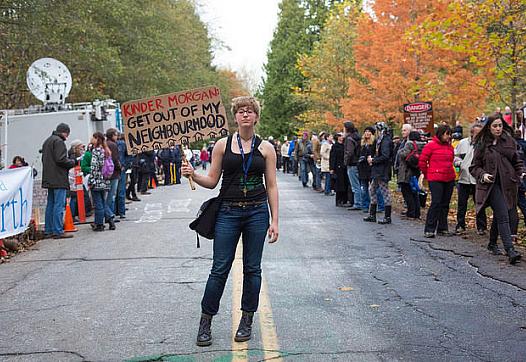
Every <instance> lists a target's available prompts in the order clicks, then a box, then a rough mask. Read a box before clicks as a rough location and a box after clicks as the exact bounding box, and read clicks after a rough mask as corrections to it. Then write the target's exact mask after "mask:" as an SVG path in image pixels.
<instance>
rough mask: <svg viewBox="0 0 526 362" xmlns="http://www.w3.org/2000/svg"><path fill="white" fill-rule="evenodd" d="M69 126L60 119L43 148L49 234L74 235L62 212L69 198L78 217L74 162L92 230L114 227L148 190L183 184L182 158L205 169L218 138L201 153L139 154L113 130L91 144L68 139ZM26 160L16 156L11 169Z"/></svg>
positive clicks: (174, 149)
mask: <svg viewBox="0 0 526 362" xmlns="http://www.w3.org/2000/svg"><path fill="white" fill-rule="evenodd" d="M69 134H70V128H69V126H68V125H67V124H64V123H61V124H59V125H58V126H57V128H56V130H55V131H53V133H52V135H51V136H50V137H49V138H48V139H46V141H45V142H44V144H43V146H42V166H43V172H42V187H43V188H46V189H48V198H47V205H46V215H45V234H46V237H53V238H57V239H62V238H71V237H73V235H72V234H69V233H67V232H64V210H65V207H66V202H68V200H69V206H70V208H71V213H72V217H73V220H75V221H77V218H78V215H79V210H78V205H79V203H78V200H77V196H78V193H77V192H76V190H77V187H79V185H76V178H77V177H76V176H77V175H76V173H75V169H74V167H75V166H80V171H81V173H82V176H83V180H84V182H83V184H82V187H81V188H82V189H83V191H84V192H83V195H84V208H85V214H86V216H92V215H93V216H94V222H93V223H91V227H92V229H93V231H98V232H100V231H104V230H105V229H106V225H107V226H108V229H109V230H115V229H116V225H115V224H116V223H118V222H119V221H120V220H121V219H124V218H126V204H127V203H130V202H139V201H141V199H140V198H139V196H138V195H141V197H142V196H145V195H149V194H151V192H150V191H149V189H152V188H155V187H157V186H160V185H161V184H160V181H159V178H162V182H163V183H162V185H164V186H167V185H173V184H180V183H181V180H180V177H181V166H182V164H183V162H184V160H188V162H190V163H191V164H192V165H195V164H196V163H197V162H200V163H201V165H202V167H203V169H206V165H207V163H208V162H209V161H210V155H211V152H212V149H213V147H214V142H210V144H209V145H208V147H206V146H204V147H203V149H202V151H201V153H200V154H199V156H197V155H194V153H193V152H192V150H190V149H188V147H186V146H185V147H184V149H182V150H181V148H180V147H179V146H178V145H176V146H173V147H170V148H164V149H161V150H159V151H147V152H143V153H140V154H138V155H130V154H128V152H127V149H126V144H125V141H124V135H123V134H122V133H120V132H119V131H118V130H117V129H115V128H109V129H108V130H106V133H105V134H104V133H102V132H95V133H94V134H93V135H92V138H91V140H90V142H89V143H88V144H85V143H83V142H82V141H81V140H78V139H77V140H73V141H71V142H70V148H69V150H68V149H67V147H66V143H65V141H66V140H67V138H68V137H69ZM24 164H25V162H24V160H23V158H22V157H20V156H17V157H15V159H14V160H13V165H12V166H11V167H20V166H23V165H24Z"/></svg>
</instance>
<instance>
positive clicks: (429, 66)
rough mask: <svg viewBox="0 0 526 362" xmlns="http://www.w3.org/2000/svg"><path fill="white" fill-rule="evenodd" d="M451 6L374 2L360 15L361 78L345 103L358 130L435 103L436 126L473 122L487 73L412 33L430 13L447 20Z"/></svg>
mask: <svg viewBox="0 0 526 362" xmlns="http://www.w3.org/2000/svg"><path fill="white" fill-rule="evenodd" d="M447 5H448V1H442V2H435V1H429V0H426V1H420V0H418V1H417V0H398V1H396V2H394V1H391V0H376V1H375V2H374V5H373V11H374V15H370V14H368V13H364V14H362V17H361V18H360V20H359V22H358V26H357V32H358V34H357V38H356V43H355V46H354V51H355V59H356V70H357V73H358V74H359V76H358V77H355V78H352V79H350V80H349V91H348V98H345V99H343V100H342V101H341V103H340V104H341V108H342V112H343V114H344V115H345V117H346V118H351V119H354V120H355V121H356V122H357V123H358V124H361V125H365V124H371V123H372V122H374V121H376V120H382V121H395V122H398V123H400V122H401V120H402V115H403V114H402V113H401V106H402V105H403V104H404V103H410V102H414V101H432V102H433V108H434V111H435V120H436V121H447V122H450V123H451V122H454V121H456V120H459V119H463V120H471V119H473V118H474V117H475V116H476V115H477V114H478V113H480V112H479V111H480V110H481V109H483V108H484V105H485V98H486V94H485V93H484V91H483V88H482V87H481V86H480V85H481V84H482V83H483V80H484V78H485V72H484V71H482V72H481V69H480V68H474V66H473V65H470V63H469V55H468V54H464V53H459V52H452V51H449V50H443V49H438V48H434V47H431V46H430V45H429V44H423V43H422V42H420V41H418V39H417V38H416V37H415V34H414V33H412V32H411V30H412V29H413V27H414V26H416V25H418V24H419V23H421V22H423V21H424V20H425V19H426V17H428V16H429V14H431V13H438V14H444V16H445V14H447Z"/></svg>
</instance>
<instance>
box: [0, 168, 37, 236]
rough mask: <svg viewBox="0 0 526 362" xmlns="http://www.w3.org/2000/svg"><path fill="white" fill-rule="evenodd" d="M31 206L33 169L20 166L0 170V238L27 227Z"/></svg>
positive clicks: (20, 231)
mask: <svg viewBox="0 0 526 362" xmlns="http://www.w3.org/2000/svg"><path fill="white" fill-rule="evenodd" d="M32 207H33V170H32V169H31V167H20V168H13V169H5V170H2V171H0V238H6V237H9V236H13V235H17V234H20V233H22V232H24V231H25V230H26V229H27V228H28V227H29V222H30V221H31V209H32Z"/></svg>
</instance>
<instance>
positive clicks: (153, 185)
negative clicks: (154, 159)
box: [152, 177, 157, 189]
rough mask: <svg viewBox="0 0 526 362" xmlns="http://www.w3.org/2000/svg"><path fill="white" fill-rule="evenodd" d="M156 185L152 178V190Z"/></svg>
mask: <svg viewBox="0 0 526 362" xmlns="http://www.w3.org/2000/svg"><path fill="white" fill-rule="evenodd" d="M156 188H157V184H156V183H155V179H154V178H153V177H152V189H156Z"/></svg>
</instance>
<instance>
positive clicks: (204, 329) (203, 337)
mask: <svg viewBox="0 0 526 362" xmlns="http://www.w3.org/2000/svg"><path fill="white" fill-rule="evenodd" d="M211 326H212V316H211V315H208V314H204V313H201V320H200V321H199V332H197V341H196V342H195V344H197V345H198V346H199V347H206V346H210V345H211V344H212V332H211V331H210V327H211Z"/></svg>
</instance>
